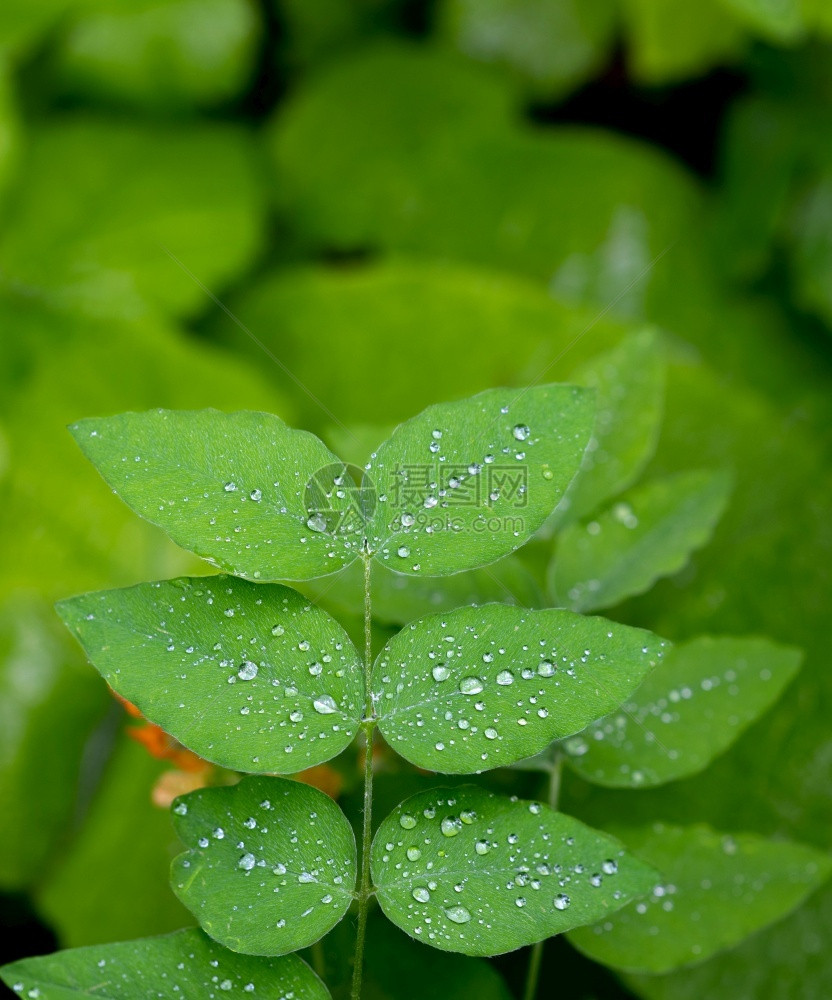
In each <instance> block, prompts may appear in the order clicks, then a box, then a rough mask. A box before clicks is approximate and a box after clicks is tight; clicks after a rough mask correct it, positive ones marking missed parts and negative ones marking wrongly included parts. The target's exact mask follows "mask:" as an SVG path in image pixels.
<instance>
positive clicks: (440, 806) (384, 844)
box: [372, 785, 656, 955]
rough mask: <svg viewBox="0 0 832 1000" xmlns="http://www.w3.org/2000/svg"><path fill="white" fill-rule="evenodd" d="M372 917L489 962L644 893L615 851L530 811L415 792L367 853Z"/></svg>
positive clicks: (570, 825) (646, 872) (571, 825)
mask: <svg viewBox="0 0 832 1000" xmlns="http://www.w3.org/2000/svg"><path fill="white" fill-rule="evenodd" d="M372 874H373V882H374V884H375V885H376V886H377V889H378V900H379V903H380V904H381V908H382V910H383V911H384V912H385V914H386V915H387V916H388V917H389V918H390V920H392V921H393V923H395V924H396V925H397V926H398V927H401V928H402V930H404V931H406V932H407V933H408V934H409V935H410V936H411V937H414V938H416V939H417V940H419V941H423V942H424V943H425V944H429V945H432V946H433V947H434V948H439V949H441V950H443V951H457V952H462V953H464V954H466V955H498V954H501V953H503V952H506V951H513V950H514V949H515V948H520V947H522V946H523V945H528V944H532V943H533V942H535V941H540V940H542V939H543V938H546V937H551V936H552V935H554V934H560V933H562V932H563V931H566V930H568V929H569V928H571V927H577V926H579V925H581V924H585V923H591V922H593V921H595V920H597V919H599V918H600V917H601V916H602V915H603V914H605V913H612V912H614V911H615V910H618V909H619V908H620V907H622V906H625V905H626V904H627V903H628V902H629V901H630V900H631V899H634V898H637V897H639V896H641V895H643V894H645V893H646V892H649V890H650V887H651V885H653V884H654V882H655V877H656V873H655V872H654V871H653V870H652V869H651V868H649V867H648V866H647V865H645V864H643V863H642V862H640V861H637V860H636V859H635V858H633V857H632V856H631V855H628V854H626V853H625V851H624V850H623V849H622V846H621V844H620V843H619V842H618V841H617V840H615V839H614V838H612V837H609V836H607V835H606V834H603V833H599V832H598V831H597V830H592V829H590V828H589V827H587V826H584V824H583V823H579V822H578V820H576V819H572V818H571V817H570V816H566V815H564V814H563V813H556V812H553V811H552V810H551V809H549V808H548V807H547V806H542V805H540V804H539V803H536V802H522V801H517V800H510V799H506V798H501V797H500V796H497V795H493V794H491V793H490V792H486V791H484V790H483V789H480V788H476V787H474V786H471V785H465V786H462V787H460V788H455V789H437V790H434V791H429V792H420V793H419V794H418V795H414V796H413V797H412V798H409V799H407V800H406V801H405V802H403V803H402V804H401V805H400V806H399V807H398V808H397V809H395V810H394V811H393V812H392V813H391V814H390V815H389V816H388V817H387V818H386V819H385V820H384V821H383V822H382V824H381V826H380V827H379V829H378V832H377V833H376V836H375V839H374V841H373V848H372Z"/></svg>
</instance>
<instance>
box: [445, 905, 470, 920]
mask: <svg viewBox="0 0 832 1000" xmlns="http://www.w3.org/2000/svg"><path fill="white" fill-rule="evenodd" d="M445 916H446V917H447V918H448V920H452V921H453V922H454V923H455V924H467V923H468V921H469V920H470V919H471V914H470V913H469V912H468V911H467V910H466V909H465V907H464V906H449V907H448V908H447V909H446V910H445Z"/></svg>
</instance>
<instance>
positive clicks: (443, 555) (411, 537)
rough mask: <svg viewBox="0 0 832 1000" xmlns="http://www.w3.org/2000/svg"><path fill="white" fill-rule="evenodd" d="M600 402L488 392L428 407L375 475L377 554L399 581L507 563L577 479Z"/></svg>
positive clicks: (554, 388) (541, 390)
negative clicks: (501, 561)
mask: <svg viewBox="0 0 832 1000" xmlns="http://www.w3.org/2000/svg"><path fill="white" fill-rule="evenodd" d="M593 415H594V393H592V392H591V391H589V390H586V389H579V388H577V387H576V386H570V385H541V386H533V387H532V388H528V389H488V390H486V391H485V392H481V393H479V394H477V395H476V396H471V397H470V398H468V399H463V400H459V401H458V402H455V403H439V404H436V405H434V406H429V407H428V408H427V409H426V410H423V411H422V413H420V414H419V415H418V416H416V417H413V418H412V419H411V420H408V421H406V422H405V423H403V424H401V425H400V426H399V427H398V428H397V429H396V430H395V431H394V432H393V435H392V436H391V437H390V438H388V440H387V441H385V442H384V444H382V445H381V447H380V448H379V449H378V451H377V452H376V454H375V455H374V456H373V458H372V459H371V461H370V464H369V465H368V467H367V468H368V478H369V480H371V481H372V484H373V487H374V489H375V490H376V495H377V503H376V508H375V511H374V513H373V516H372V521H371V535H372V543H371V545H372V549H373V551H374V552H375V553H376V554H377V557H378V558H379V559H381V560H382V561H383V562H385V563H386V564H387V565H388V566H390V568H391V569H394V570H396V571H397V572H399V573H407V574H413V575H419V574H421V575H424V576H442V575H444V574H449V573H458V572H460V571H461V570H466V569H473V568H475V567H477V566H482V565H485V564H486V563H490V562H494V561H495V560H497V559H499V558H501V557H502V556H505V555H507V554H508V553H509V552H512V551H513V550H514V549H516V548H518V547H519V546H520V545H522V544H523V543H524V542H525V541H526V540H527V539H528V538H529V537H531V535H532V534H534V532H535V531H537V529H538V528H539V527H540V526H541V525H542V524H543V522H544V521H545V520H546V518H547V517H548V516H549V514H551V512H552V510H553V509H554V508H555V506H556V505H557V503H558V501H559V500H560V499H561V497H562V496H563V494H564V492H565V491H566V488H567V486H568V485H569V483H570V482H571V480H572V478H573V476H574V475H575V473H576V472H577V471H578V468H579V466H580V463H581V458H582V456H583V453H584V449H585V448H586V445H587V442H588V440H589V436H590V434H591V432H592V425H593Z"/></svg>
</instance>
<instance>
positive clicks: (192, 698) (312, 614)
mask: <svg viewBox="0 0 832 1000" xmlns="http://www.w3.org/2000/svg"><path fill="white" fill-rule="evenodd" d="M146 586H147V587H148V589H149V590H150V592H151V594H152V601H153V611H152V613H153V614H155V615H156V619H155V621H154V622H153V623H152V624H150V623H149V622H145V623H144V624H143V625H142V630H143V631H142V634H141V637H140V642H141V669H142V671H143V672H144V673H146V672H147V670H148V669H149V668H150V666H151V665H152V668H153V676H154V684H155V685H156V686H155V687H154V694H155V696H156V697H157V698H158V699H159V700H160V701H161V700H162V699H164V702H165V703H166V704H167V705H168V706H178V709H179V710H181V718H182V721H181V723H180V722H178V721H177V720H174V721H173V723H172V724H170V725H169V726H166V728H169V729H170V731H171V732H172V733H173V735H177V734H178V732H180V731H181V732H182V733H183V735H185V734H186V730H187V729H188V726H189V725H190V724H191V720H192V719H193V718H194V717H195V716H196V717H198V718H204V717H206V716H209V717H213V722H212V727H211V728H212V735H211V737H210V738H209V739H208V741H207V742H206V743H205V744H204V745H203V746H200V747H197V748H195V749H198V750H199V751H200V752H202V753H205V754H207V755H210V754H211V753H212V752H215V751H216V749H217V748H218V747H221V746H223V745H233V746H234V747H235V749H237V748H239V746H240V735H241V734H245V736H246V737H247V738H249V739H251V737H252V736H254V735H256V736H258V737H259V736H265V735H268V736H269V737H270V738H271V740H272V746H273V747H274V746H275V745H277V746H280V745H281V742H282V750H283V753H284V754H292V753H295V754H298V753H299V754H300V756H301V758H303V757H304V755H305V753H306V751H305V749H304V748H305V746H306V745H308V744H312V743H314V742H315V741H318V740H326V739H332V738H337V739H338V740H339V741H341V742H343V743H344V745H346V744H347V743H348V742H349V739H350V737H351V735H352V734H353V733H354V731H355V727H356V723H355V722H354V721H353V720H355V719H357V718H360V714H361V712H362V708H363V693H362V685H361V680H360V666H359V663H358V659H357V654H356V653H355V650H354V648H353V646H352V644H351V643H350V642H349V640H348V638H347V637H346V635H345V634H344V633H343V631H342V630H341V629H340V628H339V627H337V626H336V625H335V624H334V623H333V622H332V620H331V619H330V618H329V617H328V616H326V615H324V614H323V612H321V611H320V610H319V609H318V608H316V607H315V606H314V605H311V604H309V603H308V602H307V601H306V600H305V599H304V598H302V597H301V596H300V595H299V594H297V593H295V592H294V591H291V590H289V589H288V588H286V587H280V586H272V585H268V586H267V585H258V584H253V583H247V582H245V581H242V580H233V579H232V578H229V577H217V578H215V579H196V580H190V579H187V578H183V579H179V580H172V581H165V582H161V583H154V584H148V585H146ZM88 600H89V601H90V602H91V604H90V607H91V609H90V610H89V611H88V612H87V614H86V615H85V616H84V618H85V621H95V620H96V619H100V620H102V621H106V623H107V624H108V625H109V626H112V625H116V626H118V627H119V628H123V629H128V630H130V631H131V632H135V614H136V612H135V609H134V608H133V607H132V605H125V606H124V607H122V606H121V605H120V604H119V603H118V600H117V598H116V599H114V598H113V597H112V596H111V595H108V594H102V595H90V597H89V598H88ZM122 673H124V674H126V673H127V668H126V667H125V666H124V665H123V663H122V662H121V661H119V662H118V663H116V664H115V665H114V666H113V668H112V671H111V673H109V674H108V673H107V672H106V671H105V676H106V677H107V679H108V680H109V681H110V683H111V684H112V685H113V687H115V688H116V690H119V688H120V686H121V681H120V675H121V674H122ZM281 736H282V737H283V740H282V741H281ZM186 742H187V739H186ZM260 742H261V744H262V741H260ZM311 752H312V751H310V753H311ZM251 763H252V764H254V765H259V764H261V763H262V761H261V759H260V755H259V754H257V753H255V754H253V756H252V759H251ZM302 767H303V760H301V763H300V765H299V766H298V770H300V769H301V768H302Z"/></svg>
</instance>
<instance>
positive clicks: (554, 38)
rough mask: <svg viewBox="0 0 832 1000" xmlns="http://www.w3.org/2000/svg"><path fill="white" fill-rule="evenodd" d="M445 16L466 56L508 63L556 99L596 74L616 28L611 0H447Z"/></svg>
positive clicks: (531, 86)
mask: <svg viewBox="0 0 832 1000" xmlns="http://www.w3.org/2000/svg"><path fill="white" fill-rule="evenodd" d="M439 17H440V25H441V27H442V28H443V30H444V33H445V34H447V35H448V36H449V37H450V39H451V40H452V41H453V42H454V43H455V44H456V46H457V47H458V48H459V49H460V50H461V51H462V52H464V53H465V54H466V55H469V56H473V57H474V58H475V59H478V60H480V61H482V62H487V63H495V62H496V63H500V64H502V65H504V66H506V67H507V68H508V69H510V70H511V71H512V72H513V73H514V74H516V75H517V76H518V77H519V78H520V79H521V80H523V81H524V83H525V84H526V86H527V87H528V89H529V90H531V91H532V92H533V93H534V94H537V95H540V96H544V97H547V98H550V99H551V98H552V97H561V96H563V95H564V94H566V93H568V92H569V91H570V90H572V89H574V88H575V87H577V86H578V85H579V84H580V83H582V82H583V81H585V80H587V79H589V78H590V76H591V75H592V74H593V73H594V72H595V71H596V70H597V69H598V68H599V65H600V64H601V62H602V61H603V60H604V58H605V57H606V56H607V54H608V51H609V48H610V46H611V44H612V42H613V36H614V31H615V27H616V8H615V5H614V3H612V2H610V0H589V2H576V0H542V2H541V0H520V2H518V0H477V2H474V0H445V3H443V4H441V5H440V7H439Z"/></svg>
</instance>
